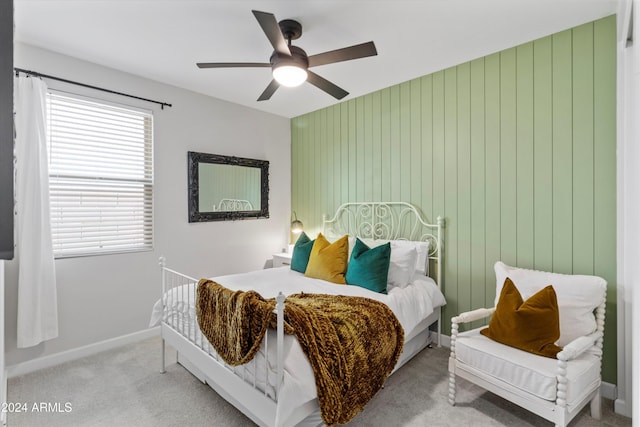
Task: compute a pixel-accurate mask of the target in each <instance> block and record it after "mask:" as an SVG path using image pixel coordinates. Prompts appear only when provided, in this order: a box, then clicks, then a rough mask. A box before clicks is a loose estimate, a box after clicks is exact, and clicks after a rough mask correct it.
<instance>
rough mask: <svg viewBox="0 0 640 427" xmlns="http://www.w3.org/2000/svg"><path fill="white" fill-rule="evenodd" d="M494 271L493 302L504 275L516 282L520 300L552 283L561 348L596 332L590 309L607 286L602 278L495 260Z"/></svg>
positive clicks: (594, 319) (595, 304) (502, 282)
mask: <svg viewBox="0 0 640 427" xmlns="http://www.w3.org/2000/svg"><path fill="white" fill-rule="evenodd" d="M494 270H495V272H496V301H495V303H496V304H498V299H499V297H500V291H501V290H502V285H503V284H504V281H505V279H506V278H507V277H509V278H510V279H511V281H512V282H513V283H514V284H515V285H516V288H518V291H520V294H521V295H522V299H523V300H526V299H527V298H529V297H530V296H531V295H533V294H534V293H536V292H537V291H539V290H540V289H542V288H544V287H545V286H548V285H552V286H553V289H554V290H555V292H556V296H557V298H558V309H559V312H560V339H559V340H558V342H557V344H558V345H559V346H561V347H564V346H565V345H567V344H569V343H570V342H571V341H573V340H574V339H576V338H578V337H581V336H584V335H589V334H591V333H593V332H595V330H596V318H595V315H594V313H593V312H594V310H595V309H596V308H597V307H598V306H599V305H600V304H601V303H602V298H603V295H605V293H604V292H605V289H606V287H607V282H606V281H605V280H604V279H603V278H601V277H597V276H585V275H571V274H559V273H550V272H546V271H537V270H527V269H524V268H518V267H511V266H508V265H506V264H505V263H503V262H500V261H498V262H496V263H495V265H494Z"/></svg>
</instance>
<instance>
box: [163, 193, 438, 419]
mask: <svg viewBox="0 0 640 427" xmlns="http://www.w3.org/2000/svg"><path fill="white" fill-rule="evenodd" d="M443 229H444V220H443V218H441V217H438V218H437V222H436V224H429V223H427V222H426V221H425V220H424V219H423V217H422V215H421V214H420V212H419V211H418V209H416V207H414V206H413V205H411V204H409V203H405V202H366V203H344V204H342V205H341V206H340V207H339V208H338V209H337V210H336V213H335V214H334V216H333V217H332V218H331V219H329V220H327V219H325V217H324V216H323V230H324V234H325V235H328V236H332V235H335V234H340V235H344V234H349V235H351V236H356V237H360V238H370V239H380V240H412V241H425V242H429V243H430V246H429V254H428V260H431V261H433V262H435V264H436V272H435V280H436V283H437V285H438V287H441V286H442V258H443V242H442V238H443ZM159 263H160V267H161V272H162V294H161V295H162V301H163V319H162V322H161V324H160V330H161V337H162V344H161V345H162V358H161V363H162V366H161V372H162V373H164V372H166V360H165V343H169V344H170V345H171V346H172V347H173V348H174V349H176V352H177V356H178V362H179V363H180V364H182V365H183V366H184V367H185V368H186V369H188V370H189V371H190V372H191V373H193V374H194V375H195V376H196V377H197V378H198V379H200V381H202V382H203V383H207V384H209V386H210V387H211V388H213V389H214V390H215V391H216V392H217V393H218V394H219V395H220V396H222V397H223V398H224V399H226V400H227V401H228V402H229V403H231V404H232V405H234V406H235V407H236V408H238V409H239V410H240V411H241V412H243V413H244V414H245V415H246V416H248V417H249V418H250V419H251V420H252V421H253V422H255V423H256V424H258V425H260V426H274V425H275V419H276V408H277V403H278V396H279V392H280V386H281V384H282V379H283V366H284V362H283V342H284V332H283V331H284V327H283V319H284V299H285V297H284V295H283V294H282V293H280V294H279V295H278V297H277V298H276V309H275V312H276V313H277V332H276V343H275V345H276V358H277V360H276V367H277V369H276V378H277V380H276V387H275V396H270V395H269V394H268V392H267V387H265V390H260V388H259V387H258V386H257V385H256V384H257V382H258V381H257V379H256V377H255V375H252V374H251V371H252V370H253V372H254V373H255V372H257V369H256V366H255V364H256V363H257V362H256V359H254V360H252V361H251V362H249V363H247V364H245V365H242V366H237V367H232V366H229V365H227V364H226V363H224V361H223V360H222V359H221V358H220V357H219V356H217V354H215V351H213V349H212V347H211V345H210V344H209V342H208V341H207V340H206V338H204V336H203V335H201V336H200V337H201V338H200V339H199V340H198V339H197V338H195V337H196V335H197V332H199V331H196V328H198V326H197V324H195V322H185V320H184V319H182V320H181V319H179V318H178V319H176V318H167V317H166V316H164V313H165V305H166V303H167V297H166V296H167V295H169V294H168V292H170V291H171V290H175V291H173V292H182V293H183V294H182V298H183V300H184V298H185V296H186V300H187V301H193V302H194V303H195V298H196V295H195V289H196V285H197V283H198V279H195V278H193V277H189V276H187V275H184V274H182V273H179V272H177V271H175V270H172V269H170V268H167V267H166V263H165V259H164V257H161V258H160V262H159ZM427 264H429V262H427ZM427 268H428V266H427ZM428 271H429V270H427V272H428ZM427 274H428V273H427ZM189 285H190V286H191V289H192V291H193V295H184V293H185V292H188V291H185V289H189ZM440 311H441V310H440V308H437V312H434V313H432V315H431V316H429V317H428V318H427V319H425V321H423V323H421V325H422V324H423V326H424V328H425V329H424V331H422V332H421V333H420V334H418V335H425V334H426V337H427V339H426V340H425V341H424V343H422V344H421V345H420V346H419V347H417V348H413V349H412V350H411V352H410V353H408V354H406V355H405V354H403V355H402V356H401V359H400V360H399V361H398V364H397V365H396V368H395V369H394V372H395V370H397V369H398V368H399V367H400V366H402V365H403V364H404V363H406V361H408V360H409V359H411V358H412V357H413V356H414V355H415V354H417V353H418V352H420V351H421V350H422V349H424V348H425V347H426V346H427V345H429V344H430V331H429V326H430V325H431V324H432V323H434V322H437V343H438V345H440V332H441V322H440V320H441V314H440ZM414 338H416V339H417V338H419V337H418V336H415V337H414ZM270 345H273V343H269V341H268V334H267V335H265V338H264V346H265V348H268V346H270ZM268 354H269V352H268V351H264V355H265V361H264V363H265V375H268V371H269V370H268V369H267V368H268V365H269V360H268ZM251 364H254V365H253V366H252V365H251ZM265 384H267V378H265ZM317 411H318V407H317V403H316V402H313V401H311V402H307V404H305V405H303V407H300V408H297V409H296V411H295V412H294V415H293V416H291V417H289V419H288V420H287V424H286V425H287V426H288V425H296V424H298V423H300V422H302V421H303V420H305V418H307V417H308V416H309V415H312V414H313V413H314V412H317ZM310 419H311V420H312V422H313V424H314V425H318V423H319V422H321V420H320V418H319V417H315V418H313V417H312V418H310Z"/></svg>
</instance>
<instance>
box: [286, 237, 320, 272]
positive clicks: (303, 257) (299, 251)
mask: <svg viewBox="0 0 640 427" xmlns="http://www.w3.org/2000/svg"><path fill="white" fill-rule="evenodd" d="M313 242H315V240H311V239H309V236H307V235H306V234H305V232H304V231H303V232H302V234H300V237H298V240H296V244H295V245H294V246H293V255H291V269H292V270H295V271H299V272H300V273H304V272H305V271H306V270H307V264H309V256H310V255H311V249H313Z"/></svg>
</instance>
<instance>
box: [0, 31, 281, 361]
mask: <svg viewBox="0 0 640 427" xmlns="http://www.w3.org/2000/svg"><path fill="white" fill-rule="evenodd" d="M14 59H15V66H16V67H20V68H25V69H32V70H35V71H38V72H41V73H44V74H50V75H53V76H57V77H62V78H66V79H70V80H75V81H79V82H82V83H87V84H91V85H95V86H99V87H104V88H109V89H113V90H117V91H121V92H125V93H130V94H134V95H137V96H141V97H145V98H151V99H155V100H160V101H165V102H168V103H171V104H173V107H171V108H165V109H164V110H161V109H160V107H159V106H154V105H153V104H149V103H145V102H141V101H140V102H139V101H136V100H133V99H130V98H124V97H120V96H117V95H109V94H106V93H103V92H97V91H94V90H90V89H82V88H80V87H78V86H73V85H68V84H64V83H60V82H56V81H53V80H49V81H47V83H48V84H49V86H50V87H51V88H56V89H59V90H66V91H73V92H75V93H81V94H85V95H89V96H94V97H102V98H103V99H108V100H112V101H115V102H120V103H124V104H128V105H135V106H138V107H143V108H147V109H152V110H153V111H154V124H155V127H154V168H155V171H154V175H155V179H154V184H155V186H154V250H153V251H150V252H141V253H135V254H122V255H106V256H94V257H83V258H73V259H60V260H57V261H56V270H57V283H58V313H59V317H60V320H59V330H60V336H59V337H58V338H56V339H54V340H51V341H48V342H46V343H43V344H40V345H38V346H36V347H32V348H29V349H18V348H16V332H15V331H16V305H17V268H16V267H17V263H16V262H15V261H13V262H7V263H6V268H5V269H6V305H5V307H6V310H5V321H6V361H7V365H15V364H18V363H21V362H25V361H28V360H31V359H35V358H39V357H42V356H47V355H51V354H56V353H59V352H63V351H68V350H71V349H75V348H78V347H81V346H86V345H90V344H92V343H96V342H100V341H104V340H108V339H111V338H114V337H119V336H122V335H126V334H131V333H135V332H137V331H141V330H144V329H146V328H147V327H148V323H149V314H150V310H151V306H152V304H153V302H154V301H155V300H156V299H157V298H158V297H159V294H160V281H159V280H160V273H159V269H158V262H157V260H158V257H159V256H160V255H164V256H165V257H166V258H167V263H168V266H170V267H172V268H175V269H177V270H179V271H183V272H185V273H187V274H189V275H192V276H195V277H210V276H213V275H221V274H227V273H235V272H241V271H248V270H252V269H260V268H263V267H264V266H265V264H266V263H267V262H268V261H269V260H270V258H271V254H273V253H276V252H280V251H281V249H282V248H283V247H285V246H286V243H287V239H288V227H289V207H290V204H291V203H290V199H291V190H290V182H291V172H290V171H291V160H290V159H291V154H290V153H291V136H290V126H289V120H288V119H286V118H283V117H279V116H275V115H271V114H267V113H264V112H261V111H258V110H254V109H250V108H246V107H242V106H239V105H236V104H232V103H228V102H225V101H221V100H218V99H214V98H210V97H207V96H204V95H199V94H196V93H194V92H189V91H186V90H183V89H179V88H176V87H173V86H169V85H165V84H161V83H158V82H155V81H152V80H149V79H146V78H142V77H138V76H134V75H131V74H126V73H122V72H119V71H116V70H114V69H110V68H106V67H103V66H100V65H96V64H92V63H88V62H84V61H80V60H77V59H74V58H71V57H68V56H64V55H60V54H57V53H54V52H51V51H45V50H41V49H38V48H36V47H33V46H29V45H24V44H19V43H17V44H16V46H15V55H14ZM189 150H190V151H201V152H208V153H215V154H224V155H233V156H240V157H250V158H256V159H264V160H269V161H270V168H269V172H270V173H269V175H270V176H269V187H270V193H269V211H270V218H269V219H259V220H246V221H235V222H229V221H224V222H211V223H196V224H189V223H188V221H187V151H189Z"/></svg>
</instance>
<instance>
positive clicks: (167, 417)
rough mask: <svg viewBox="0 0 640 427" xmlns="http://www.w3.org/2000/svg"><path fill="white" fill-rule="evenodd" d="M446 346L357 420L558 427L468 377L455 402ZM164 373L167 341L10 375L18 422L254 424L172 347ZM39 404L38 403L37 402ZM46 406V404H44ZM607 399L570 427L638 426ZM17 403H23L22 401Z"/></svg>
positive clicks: (392, 382)
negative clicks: (595, 413) (598, 413)
mask: <svg viewBox="0 0 640 427" xmlns="http://www.w3.org/2000/svg"><path fill="white" fill-rule="evenodd" d="M448 355H449V351H448V349H446V348H444V347H443V348H434V349H425V350H423V351H422V352H421V353H420V354H418V355H417V356H416V357H414V358H413V359H412V360H411V361H410V362H409V363H407V365H405V366H404V367H403V368H402V369H400V370H399V371H398V372H396V373H395V374H393V375H392V376H391V377H390V378H389V380H388V381H387V383H386V385H385V387H384V389H383V390H381V391H380V392H379V393H378V394H377V395H376V396H375V397H374V399H373V400H371V402H369V404H368V405H367V406H366V408H365V410H364V411H363V412H362V413H360V414H359V415H358V416H357V417H356V418H355V419H354V420H353V421H352V422H351V423H349V426H358V427H360V426H362V427H364V426H367V427H368V426H385V427H386V426H398V427H399V426H427V425H428V426H474V427H475V426H524V427H527V426H545V427H546V426H551V425H552V423H550V422H548V421H546V420H544V419H542V418H540V417H537V416H535V415H532V414H531V413H529V412H527V411H524V410H522V409H521V408H519V407H517V406H515V405H513V404H511V403H509V402H507V401H505V400H503V399H501V398H499V397H497V396H495V395H493V394H491V393H489V392H486V391H484V390H482V389H480V388H479V387H476V386H475V385H472V384H470V383H468V382H466V381H464V380H460V379H459V380H458V381H459V383H458V397H457V402H458V403H457V404H456V406H455V407H452V406H450V405H449V404H448V403H447V388H448V387H447V381H448V374H447V358H448ZM167 363H168V367H167V372H166V373H165V374H160V373H159V367H160V339H159V338H151V339H147V340H144V341H141V342H139V343H135V344H130V345H127V346H123V347H121V348H118V349H114V350H110V351H105V352H103V353H100V354H97V355H94V356H90V357H86V358H83V359H79V360H76V361H73V362H68V363H65V364H63V365H59V366H55V367H52V368H48V369H43V370H41V371H38V372H34V373H31V374H28V375H24V376H21V377H17V378H12V379H10V380H9V386H8V402H11V403H12V404H17V403H21V404H23V403H24V404H26V405H24V406H22V405H21V406H20V408H26V411H25V412H11V413H9V414H8V425H9V426H11V427H13V426H65V427H67V426H83V427H84V426H89V427H93V426H96V427H97V426H109V427H112V426H135V427H143V426H154V427H156V426H224V427H233V426H252V425H254V424H253V423H252V422H251V421H250V420H249V419H248V418H247V417H245V416H244V415H243V414H242V413H240V412H239V411H238V410H237V409H235V408H234V407H233V406H231V405H230V404H228V403H227V402H226V401H225V400H223V399H222V398H221V397H219V396H218V395H217V394H216V393H215V392H214V391H213V390H211V389H210V388H209V387H208V386H207V385H204V384H202V383H201V382H199V381H198V380H197V379H196V378H195V377H193V376H192V375H191V374H190V373H189V372H188V371H186V370H185V369H184V368H183V367H182V366H180V365H178V364H176V363H175V352H174V351H171V350H170V349H169V350H168V351H167ZM34 404H35V408H34ZM41 404H44V405H42V406H41ZM612 407H613V403H612V402H611V401H609V400H603V417H602V420H601V421H596V420H594V419H592V418H591V417H590V416H589V412H588V405H587V408H586V409H587V410H583V411H582V412H581V413H580V414H579V415H578V416H577V417H576V418H575V419H574V420H573V421H572V423H571V424H570V426H585V427H595V426H616V427H621V426H631V420H630V419H628V418H625V417H622V416H619V415H617V414H615V413H613V409H612ZM14 409H16V408H15V407H14Z"/></svg>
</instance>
